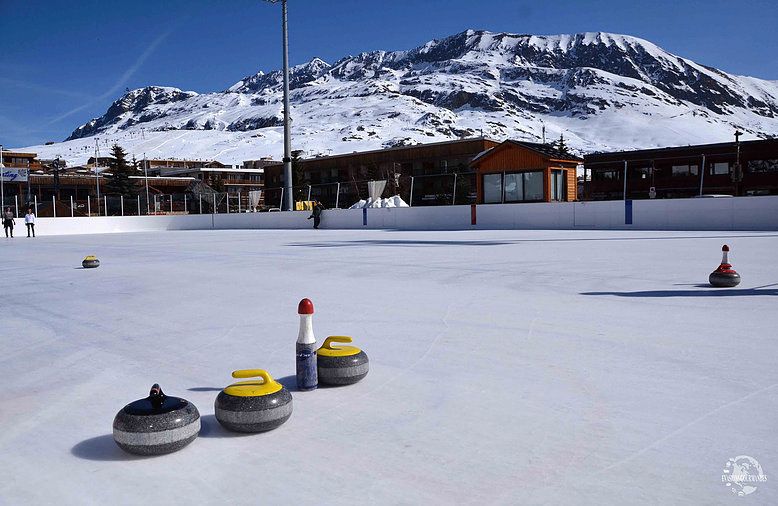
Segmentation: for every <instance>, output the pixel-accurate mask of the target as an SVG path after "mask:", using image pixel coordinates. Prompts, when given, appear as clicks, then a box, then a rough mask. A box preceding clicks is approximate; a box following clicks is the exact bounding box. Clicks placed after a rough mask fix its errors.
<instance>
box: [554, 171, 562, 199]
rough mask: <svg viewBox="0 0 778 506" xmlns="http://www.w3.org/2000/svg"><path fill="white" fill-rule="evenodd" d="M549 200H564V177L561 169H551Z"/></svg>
mask: <svg viewBox="0 0 778 506" xmlns="http://www.w3.org/2000/svg"><path fill="white" fill-rule="evenodd" d="M551 200H557V201H560V200H565V178H564V172H563V171H561V170H554V169H552V170H551Z"/></svg>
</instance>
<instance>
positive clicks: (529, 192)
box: [524, 172, 543, 200]
mask: <svg viewBox="0 0 778 506" xmlns="http://www.w3.org/2000/svg"><path fill="white" fill-rule="evenodd" d="M524 200H543V173H542V172H525V173H524Z"/></svg>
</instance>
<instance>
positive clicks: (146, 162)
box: [143, 153, 149, 215]
mask: <svg viewBox="0 0 778 506" xmlns="http://www.w3.org/2000/svg"><path fill="white" fill-rule="evenodd" d="M143 170H144V171H145V174H146V215H148V214H149V161H148V160H146V153H143Z"/></svg>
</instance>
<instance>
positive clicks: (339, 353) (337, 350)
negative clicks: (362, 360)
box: [316, 336, 362, 357]
mask: <svg viewBox="0 0 778 506" xmlns="http://www.w3.org/2000/svg"><path fill="white" fill-rule="evenodd" d="M352 341H353V339H351V338H350V337H348V336H330V337H328V338H327V339H325V340H324V344H322V345H321V348H319V349H318V350H317V351H316V353H318V354H319V355H323V356H325V357H347V356H349V355H356V354H357V353H359V352H360V351H362V350H360V349H359V348H357V347H356V346H332V343H350V342H352Z"/></svg>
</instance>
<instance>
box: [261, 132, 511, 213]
mask: <svg viewBox="0 0 778 506" xmlns="http://www.w3.org/2000/svg"><path fill="white" fill-rule="evenodd" d="M497 144H498V143H497V142H495V141H493V140H490V139H487V138H484V137H478V138H472V139H462V140H455V141H446V142H435V143H430V144H417V145H413V146H397V147H392V148H386V149H379V150H373V151H362V152H354V153H350V154H343V155H333V156H323V157H317V158H309V159H302V160H299V162H297V164H298V167H299V169H298V172H300V174H298V175H293V177H294V178H295V181H296V186H298V187H300V186H306V187H307V185H310V186H311V197H310V198H311V199H313V200H319V201H321V202H323V203H324V205H325V207H334V206H335V203H336V202H339V204H340V205H344V204H345V205H350V204H353V203H354V202H356V201H357V200H359V199H360V198H367V196H366V184H367V181H369V180H386V181H387V186H386V189H385V190H384V197H389V196H392V195H394V194H399V195H400V196H401V197H402V198H403V199H404V200H405V201H406V202H408V201H409V200H410V198H411V192H410V190H411V188H410V187H411V178H413V183H412V186H413V199H412V202H411V203H412V205H433V204H438V203H440V204H445V203H448V204H450V203H452V201H454V200H456V202H457V203H465V202H466V201H467V199H472V200H473V202H474V201H475V181H474V180H473V181H472V185H470V179H471V177H470V176H469V175H468V173H469V172H470V169H469V168H468V164H469V163H470V161H471V160H472V159H473V158H475V157H476V156H477V155H478V154H479V153H481V152H483V151H485V150H487V149H489V148H491V147H494V146H496V145H497ZM283 172H284V167H283V164H282V163H277V164H275V165H268V166H266V167H265V192H266V195H267V199H268V201H270V202H279V199H280V190H281V188H282V187H283V185H284V182H283ZM455 173H457V174H458V175H459V174H463V175H462V177H458V178H456V179H455V178H453V177H452V176H453V175H454V174H455ZM471 188H472V190H471ZM338 191H339V192H340V195H339V198H337V192H338ZM305 197H307V196H305ZM295 199H296V200H299V199H297V198H296V197H295ZM302 200H307V198H303V199H302Z"/></svg>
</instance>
